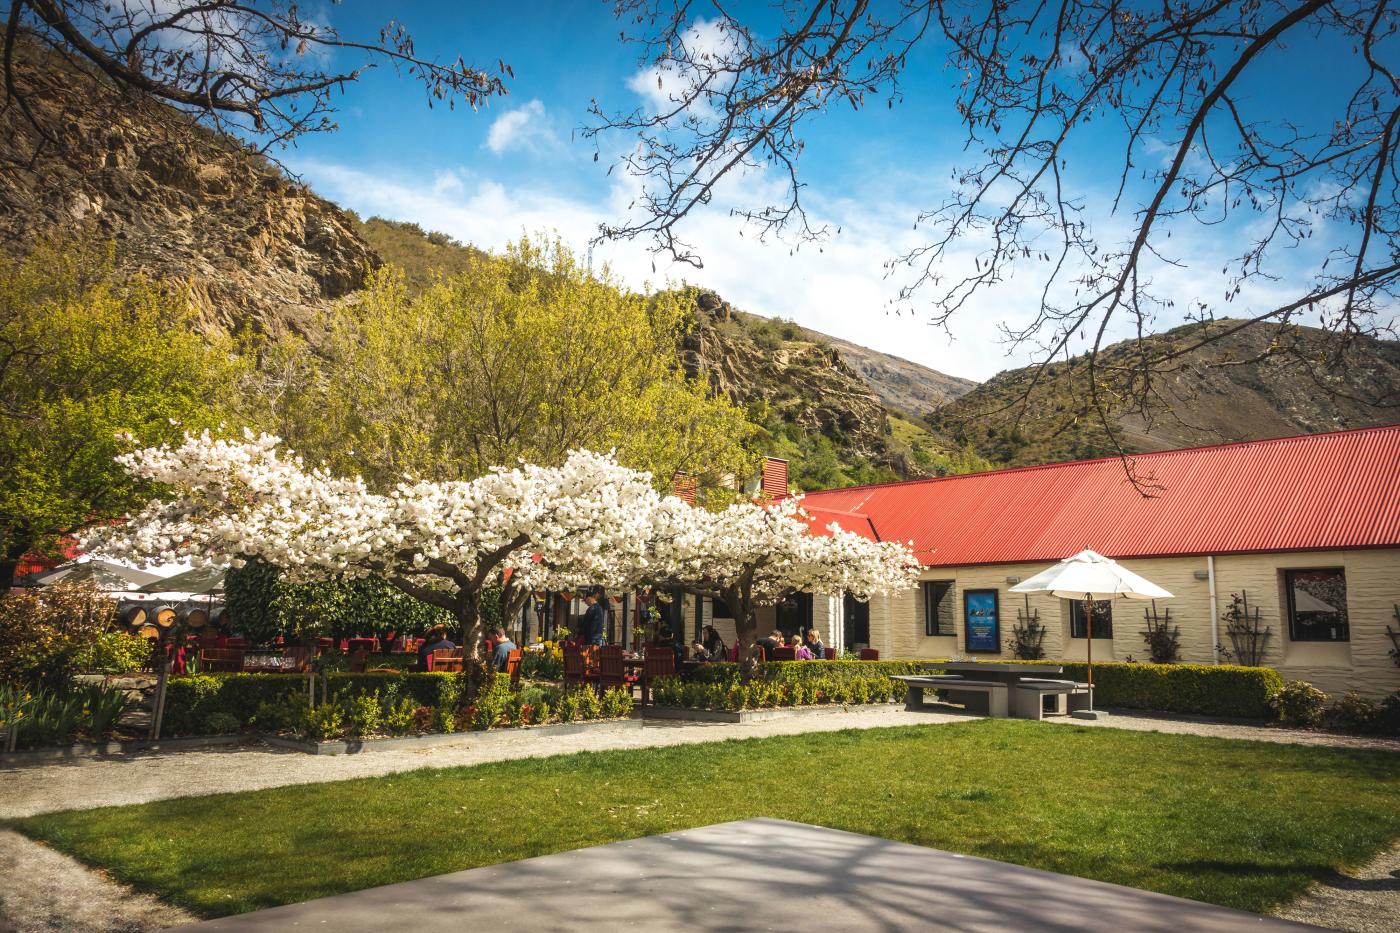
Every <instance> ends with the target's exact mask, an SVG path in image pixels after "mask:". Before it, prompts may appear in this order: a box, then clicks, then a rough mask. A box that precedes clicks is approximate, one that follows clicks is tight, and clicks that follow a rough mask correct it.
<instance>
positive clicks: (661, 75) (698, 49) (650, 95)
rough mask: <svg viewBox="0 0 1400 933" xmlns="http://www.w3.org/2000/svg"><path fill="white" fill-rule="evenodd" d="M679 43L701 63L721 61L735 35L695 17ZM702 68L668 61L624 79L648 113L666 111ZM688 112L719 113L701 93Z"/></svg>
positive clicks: (735, 46)
mask: <svg viewBox="0 0 1400 933" xmlns="http://www.w3.org/2000/svg"><path fill="white" fill-rule="evenodd" d="M681 42H682V43H683V44H684V51H685V52H687V53H689V56H690V58H691V59H692V60H695V61H701V62H705V61H722V60H724V59H726V58H728V57H730V56H731V55H732V54H733V53H734V52H735V51H737V49H738V39H737V37H735V36H734V35H733V34H732V33H730V32H729V31H727V30H726V29H725V28H724V26H723V24H722V23H720V22H719V21H716V20H706V19H698V20H696V21H695V22H694V23H692V24H691V25H690V26H689V27H687V28H686V30H685V32H684V33H682V34H681ZM702 70H703V69H701V70H697V69H695V68H691V67H683V66H681V65H679V64H677V63H676V62H674V61H668V62H666V63H665V64H664V65H661V66H652V67H647V68H642V69H640V70H639V71H638V72H637V73H636V74H634V75H633V76H632V77H631V78H629V79H628V81H627V87H628V88H630V89H631V90H632V91H633V92H634V93H635V94H637V95H639V96H640V97H641V98H642V100H643V101H644V102H645V103H646V104H647V105H648V107H649V109H650V111H651V112H652V113H661V112H664V111H670V110H672V109H674V108H675V106H676V104H677V103H678V102H680V101H681V100H683V99H685V97H686V96H687V95H688V94H690V93H691V92H692V91H693V90H694V89H695V87H696V84H697V82H698V81H699V80H700V79H701V77H702V74H701V71H702ZM689 112H690V113H691V114H692V115H694V116H698V117H702V118H704V119H714V118H716V117H718V116H719V113H718V111H717V110H715V109H714V108H712V107H710V106H709V104H708V103H706V101H705V99H704V96H703V95H702V96H701V98H700V99H699V100H697V101H696V103H694V104H693V105H691V107H690V108H689Z"/></svg>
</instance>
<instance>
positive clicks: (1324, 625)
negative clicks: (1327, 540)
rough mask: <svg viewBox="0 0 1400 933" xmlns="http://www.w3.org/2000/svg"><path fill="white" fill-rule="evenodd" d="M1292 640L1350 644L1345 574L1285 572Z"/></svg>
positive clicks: (1341, 572) (1289, 634) (1340, 572)
mask: <svg viewBox="0 0 1400 933" xmlns="http://www.w3.org/2000/svg"><path fill="white" fill-rule="evenodd" d="M1283 583H1284V589H1286V590H1287V591H1288V637H1289V638H1291V639H1293V640H1294V641H1350V640H1351V626H1350V624H1349V623H1348V622H1347V575H1346V571H1344V570H1285V571H1284V572H1283Z"/></svg>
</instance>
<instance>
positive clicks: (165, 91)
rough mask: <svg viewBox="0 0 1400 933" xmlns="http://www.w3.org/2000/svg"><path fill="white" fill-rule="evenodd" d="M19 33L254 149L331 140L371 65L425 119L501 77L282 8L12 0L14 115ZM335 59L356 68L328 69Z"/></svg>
mask: <svg viewBox="0 0 1400 933" xmlns="http://www.w3.org/2000/svg"><path fill="white" fill-rule="evenodd" d="M21 33H25V34H29V35H32V36H34V37H36V38H37V39H38V40H39V41H40V42H42V43H43V44H45V45H47V46H48V47H50V48H52V49H54V50H56V51H58V52H60V53H62V54H65V55H68V56H70V57H72V58H75V59H78V60H81V61H83V62H86V63H87V64H89V65H91V66H94V67H96V68H97V69H98V70H100V71H101V72H102V73H103V74H104V75H106V76H107V77H108V78H109V79H111V80H112V81H113V82H115V83H116V84H117V85H118V86H120V87H126V88H130V89H132V90H134V91H137V92H140V93H141V94H145V95H147V96H149V97H152V98H154V99H156V100H159V101H162V102H164V103H167V104H170V105H172V106H174V107H177V108H179V109H181V110H184V111H186V112H188V113H191V114H194V115H195V116H196V117H198V118H199V119H200V120H201V121H203V122H205V123H207V124H209V125H211V126H213V127H214V128H215V129H218V130H220V131H224V132H229V131H235V132H236V133H237V134H241V135H247V136H251V137H252V138H254V139H257V140H258V141H259V142H260V143H261V144H262V146H263V148H264V149H266V148H268V147H270V146H272V145H275V144H286V143H288V142H290V141H291V140H293V139H295V138H296V137H297V136H300V135H301V134H303V133H314V132H323V131H327V130H333V129H335V123H334V122H333V121H332V119H331V114H333V113H334V107H333V105H332V95H333V93H334V92H335V91H337V90H343V89H344V86H345V85H346V84H349V83H352V82H354V81H356V80H357V79H358V78H359V77H360V75H361V74H362V73H363V72H364V70H365V69H367V68H374V67H376V66H378V65H380V64H388V65H392V66H393V67H394V68H396V69H398V70H400V71H402V72H404V73H407V74H408V76H409V77H410V78H412V79H414V80H415V81H417V82H418V83H420V84H421V85H422V86H423V89H424V91H425V93H426V95H427V99H428V106H430V107H431V106H433V104H434V102H446V104H447V105H448V107H454V106H455V105H456V104H457V103H458V102H459V101H460V102H462V103H464V104H466V105H467V106H469V107H471V108H472V109H473V110H475V109H477V108H478V107H480V106H482V105H484V104H485V103H487V102H488V101H489V100H490V98H492V97H495V96H498V95H502V94H505V93H506V86H505V78H506V77H513V74H512V72H511V70H510V67H509V66H507V65H506V64H505V63H504V62H498V63H497V67H496V69H494V70H487V69H484V68H478V67H474V66H469V65H468V64H467V63H466V62H465V61H464V60H463V59H462V58H461V57H460V56H458V57H457V58H456V59H455V60H451V61H437V60H434V59H429V58H424V57H422V56H420V55H419V54H418V53H417V51H416V49H415V48H414V42H413V37H412V36H411V35H410V34H409V32H408V30H407V29H406V28H405V27H404V26H403V24H401V23H397V22H390V23H388V24H387V25H386V26H384V27H383V28H382V29H381V30H380V31H379V34H378V36H377V37H375V38H374V39H372V40H369V41H361V40H356V39H352V38H347V37H344V36H341V35H340V33H339V32H338V31H337V30H336V29H335V28H334V27H333V26H330V25H328V24H326V23H322V22H318V21H317V20H316V19H315V18H314V17H307V16H306V15H304V13H303V12H302V10H301V9H300V8H299V7H298V6H297V4H295V3H291V2H285V0H183V2H179V3H175V4H170V3H162V2H157V0H14V2H13V3H12V4H11V6H10V9H9V19H8V21H7V23H6V41H5V46H4V51H3V56H4V61H3V64H4V72H5V103H6V105H7V106H8V105H9V104H10V103H11V102H18V104H19V106H21V107H22V108H24V109H25V112H26V113H28V112H29V111H28V108H27V106H26V105H25V103H24V99H23V92H22V91H21V90H20V89H19V88H18V87H16V86H15V84H14V81H13V76H12V69H11V65H10V63H11V56H12V55H13V54H14V51H15V50H14V44H15V41H16V39H17V37H18V36H19V35H20V34H21ZM346 57H353V58H354V59H355V60H356V64H355V65H354V66H353V67H350V68H335V67H333V63H334V62H336V61H338V60H340V59H343V58H346ZM40 129H41V130H42V129H44V128H43V127H40Z"/></svg>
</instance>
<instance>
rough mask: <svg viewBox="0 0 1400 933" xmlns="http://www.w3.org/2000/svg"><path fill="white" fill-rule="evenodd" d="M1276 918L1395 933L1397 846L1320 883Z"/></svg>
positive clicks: (1399, 926) (1358, 932)
mask: <svg viewBox="0 0 1400 933" xmlns="http://www.w3.org/2000/svg"><path fill="white" fill-rule="evenodd" d="M1278 915H1279V916H1280V917H1283V918H1284V919H1286V920H1299V921H1301V922H1303V923H1315V924H1317V925H1318V926H1323V927H1332V928H1334V929H1337V930H1349V931H1352V933H1396V931H1397V930H1400V845H1397V846H1396V847H1395V848H1393V849H1391V850H1390V851H1389V852H1386V853H1385V854H1383V855H1381V856H1380V857H1379V858H1377V859H1376V860H1375V861H1373V862H1371V863H1370V864H1369V865H1366V866H1364V867H1362V868H1361V869H1360V870H1358V871H1354V872H1349V873H1348V874H1344V875H1337V876H1336V877H1335V878H1329V879H1327V880H1326V881H1322V882H1320V883H1319V884H1317V885H1316V886H1314V888H1313V889H1312V891H1311V892H1309V893H1308V895H1307V896H1306V897H1303V898H1302V899H1300V900H1298V901H1296V902H1294V903H1292V904H1290V905H1288V906H1287V907H1285V908H1284V909H1282V910H1280V911H1278Z"/></svg>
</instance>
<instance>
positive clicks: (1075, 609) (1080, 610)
mask: <svg viewBox="0 0 1400 933" xmlns="http://www.w3.org/2000/svg"><path fill="white" fill-rule="evenodd" d="M1099 606H1106V607H1108V634H1107V635H1102V634H1099V635H1094V637H1093V640H1094V641H1112V640H1113V600H1111V599H1096V600H1094V613H1091V615H1090V618H1089V619H1088V620H1087V621H1086V622H1085V625H1084V629H1083V631H1084V634H1082V635H1076V634H1074V623H1075V619H1076V617H1077V618H1078V619H1080V620H1084V600H1082V599H1071V600H1070V601H1069V637H1070V638H1071V639H1074V638H1087V637H1088V636H1089V635H1090V634H1091V633H1093V632H1101V631H1102V629H1101V628H1097V627H1095V625H1094V619H1093V614H1096V613H1097V612H1098V607H1099Z"/></svg>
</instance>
